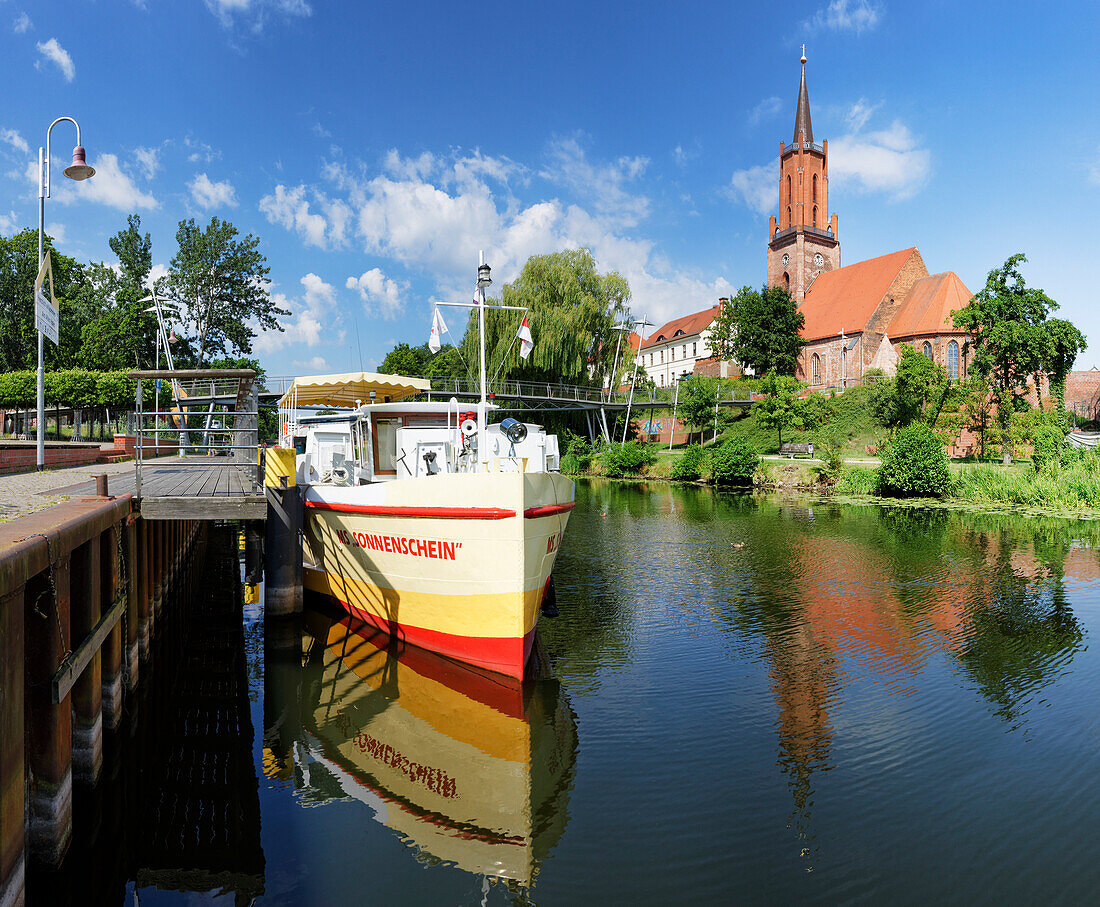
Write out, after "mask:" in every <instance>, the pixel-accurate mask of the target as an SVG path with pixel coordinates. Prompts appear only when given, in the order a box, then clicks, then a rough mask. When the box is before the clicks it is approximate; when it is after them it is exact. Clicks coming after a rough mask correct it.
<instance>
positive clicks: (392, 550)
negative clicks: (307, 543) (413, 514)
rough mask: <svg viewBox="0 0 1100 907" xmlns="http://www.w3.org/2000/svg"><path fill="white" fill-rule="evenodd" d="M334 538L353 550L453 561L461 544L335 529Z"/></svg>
mask: <svg viewBox="0 0 1100 907" xmlns="http://www.w3.org/2000/svg"><path fill="white" fill-rule="evenodd" d="M336 537H337V538H338V539H340V541H341V542H343V543H344V544H345V545H350V546H351V547H353V548H367V549H369V550H371V551H385V552H387V553H389V554H407V555H410V556H411V557H432V558H440V559H442V560H445V561H453V560H454V559H455V552H456V551H458V549H459V548H461V547H462V542H446V541H443V540H442V539H414V538H407V537H405V536H395V535H376V534H374V533H372V532H351V531H350V530H348V529H337V530H336Z"/></svg>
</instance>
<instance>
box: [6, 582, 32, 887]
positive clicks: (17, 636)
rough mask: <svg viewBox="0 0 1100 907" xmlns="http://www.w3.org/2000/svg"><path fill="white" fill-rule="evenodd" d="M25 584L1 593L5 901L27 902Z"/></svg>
mask: <svg viewBox="0 0 1100 907" xmlns="http://www.w3.org/2000/svg"><path fill="white" fill-rule="evenodd" d="M23 602H24V587H23V586H19V587H18V588H17V589H14V590H13V591H11V592H9V593H8V594H7V595H5V596H4V597H3V598H0V904H3V905H7V904H19V903H22V898H23V888H24V885H25V881H24V880H25V877H26V856H25V851H26V831H25V829H24V821H25V816H24V811H25V799H24V797H25V793H24V792H25V787H24V777H25V775H24V763H23V727H24V724H23V722H24V719H23V670H24V668H23V650H24V642H25V640H24V637H23V633H24V626H23V607H24V604H23Z"/></svg>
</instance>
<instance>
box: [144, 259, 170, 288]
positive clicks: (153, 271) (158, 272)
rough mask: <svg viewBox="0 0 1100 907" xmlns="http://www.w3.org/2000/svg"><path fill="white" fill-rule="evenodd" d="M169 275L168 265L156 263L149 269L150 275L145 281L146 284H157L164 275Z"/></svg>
mask: <svg viewBox="0 0 1100 907" xmlns="http://www.w3.org/2000/svg"><path fill="white" fill-rule="evenodd" d="M167 276H168V265H165V264H155V265H153V267H151V268H150V269H149V276H148V278H147V279H146V281H145V285H146V286H148V287H151V286H153V285H155V284H156V282H157V281H158V280H160V279H161V278H162V277H167Z"/></svg>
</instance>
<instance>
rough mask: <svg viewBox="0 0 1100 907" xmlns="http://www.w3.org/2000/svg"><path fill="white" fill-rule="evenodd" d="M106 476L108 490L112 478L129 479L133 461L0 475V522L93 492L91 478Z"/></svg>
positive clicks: (93, 485)
mask: <svg viewBox="0 0 1100 907" xmlns="http://www.w3.org/2000/svg"><path fill="white" fill-rule="evenodd" d="M103 473H106V474H107V476H108V479H107V482H108V490H110V481H111V480H110V477H111V476H122V475H125V476H132V475H133V474H134V463H133V461H132V460H130V461H127V462H123V463H94V464H92V465H91V466H70V467H67V468H64V469H47V470H43V471H42V472H21V473H18V474H16V475H7V476H0V522H7V521H8V520H14V519H15V518H16V517H20V516H23V515H24V514H27V513H34V512H36V511H38V510H45V509H46V508H47V507H52V506H53V505H54V504H60V503H61V502H62V501H67V500H68V499H69V498H70V497H71V496H73V495H87V494H94V493H95V481H94V479H93V478H92V476H97V475H101V474H103Z"/></svg>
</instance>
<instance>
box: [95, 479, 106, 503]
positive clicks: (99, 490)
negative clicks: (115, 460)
mask: <svg viewBox="0 0 1100 907" xmlns="http://www.w3.org/2000/svg"><path fill="white" fill-rule="evenodd" d="M95 493H96V494H97V495H98V496H99V497H101V498H105V497H107V474H106V473H100V474H99V475H97V476H96V477H95Z"/></svg>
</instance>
